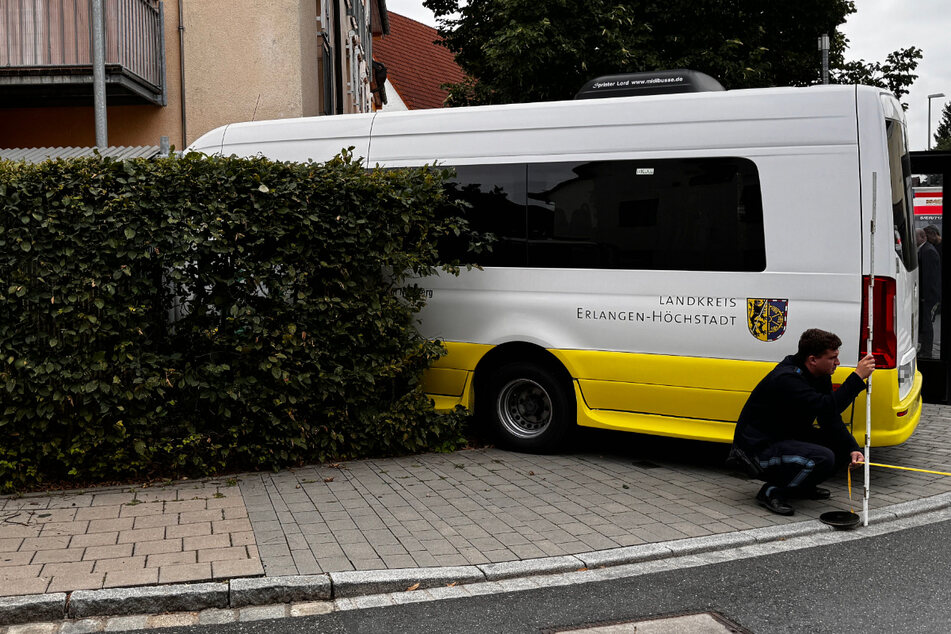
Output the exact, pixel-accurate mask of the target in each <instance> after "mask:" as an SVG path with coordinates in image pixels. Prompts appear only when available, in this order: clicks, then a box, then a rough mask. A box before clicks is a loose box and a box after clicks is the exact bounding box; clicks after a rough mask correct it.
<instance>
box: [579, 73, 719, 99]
mask: <svg viewBox="0 0 951 634" xmlns="http://www.w3.org/2000/svg"><path fill="white" fill-rule="evenodd" d="M713 90H725V88H723V86H722V85H721V84H720V82H718V81H717V80H716V79H714V78H713V77H710V75H707V74H705V73H701V72H699V71H695V70H684V69H678V70H657V71H652V72H648V73H626V74H623V75H605V76H604V77H598V78H597V79H592V80H591V81H589V82H588V83H586V84H585V85H584V86H582V87H581V90H579V91H578V93H577V94H576V95H575V99H604V98H606V97H639V96H641V95H670V94H675V93H681V92H708V91H713Z"/></svg>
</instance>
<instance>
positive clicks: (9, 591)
mask: <svg viewBox="0 0 951 634" xmlns="http://www.w3.org/2000/svg"><path fill="white" fill-rule="evenodd" d="M49 585H50V578H49V577H23V578H20V579H17V580H16V583H0V596H6V597H12V596H24V595H28V594H43V593H44V592H46V591H47V588H49Z"/></svg>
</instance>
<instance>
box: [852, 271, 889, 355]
mask: <svg viewBox="0 0 951 634" xmlns="http://www.w3.org/2000/svg"><path fill="white" fill-rule="evenodd" d="M868 284H869V276H868V275H865V276H863V277H862V330H861V337H862V338H861V340H860V341H859V350H860V351H863V352H860V353H859V357H862V356H864V355H865V352H864V350H865V342H866V341H868ZM872 292H873V293H874V294H875V297H874V299H875V301H874V303H873V305H872V306H873V311H874V312H873V315H872V320H873V321H872V327H873V329H874V332H873V333H872V354H874V355H875V367H876V368H894V367H897V361H898V341H897V339H896V337H895V280H893V279H892V278H890V277H879V276H878V275H876V276H875V288H874V290H873V291H872Z"/></svg>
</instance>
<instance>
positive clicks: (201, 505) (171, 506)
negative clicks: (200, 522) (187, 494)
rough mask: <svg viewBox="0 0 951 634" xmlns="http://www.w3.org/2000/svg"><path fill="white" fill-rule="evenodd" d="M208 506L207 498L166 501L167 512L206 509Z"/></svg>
mask: <svg viewBox="0 0 951 634" xmlns="http://www.w3.org/2000/svg"><path fill="white" fill-rule="evenodd" d="M207 508H208V505H207V502H206V500H182V501H179V502H166V503H165V511H164V512H165V513H187V512H190V511H204V510H206V509H207Z"/></svg>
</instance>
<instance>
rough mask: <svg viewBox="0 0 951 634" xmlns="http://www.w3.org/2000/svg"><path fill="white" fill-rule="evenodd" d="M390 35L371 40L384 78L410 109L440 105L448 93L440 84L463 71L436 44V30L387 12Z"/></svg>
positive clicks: (461, 77)
mask: <svg viewBox="0 0 951 634" xmlns="http://www.w3.org/2000/svg"><path fill="white" fill-rule="evenodd" d="M387 17H388V18H389V21H390V34H389V35H385V36H383V37H382V38H380V39H378V40H374V41H373V58H374V59H376V60H377V61H378V62H382V63H383V64H384V65H385V66H386V81H388V82H390V83H391V84H392V85H393V87H394V88H395V89H396V92H397V93H399V96H400V99H402V100H403V103H405V104H406V107H407V108H409V109H410V110H420V109H423V108H442V106H443V102H444V101H445V99H446V95H447V94H448V93H447V92H446V91H445V90H442V89H440V88H439V86H440V85H441V84H445V83H454V82H458V81H462V79H463V77H465V74H464V73H463V72H462V69H461V68H459V66H458V65H457V64H456V62H455V60H454V59H453V55H452V53H450V52H449V49H447V48H446V47H445V46H440V45H439V44H436V43H435V41H436V40H438V39H439V34H438V33H436V29H434V28H432V27H430V26H426V25H425V24H420V23H419V22H417V21H416V20H410V19H409V18H407V17H404V16H402V15H400V14H398V13H393V12H392V11H387Z"/></svg>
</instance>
